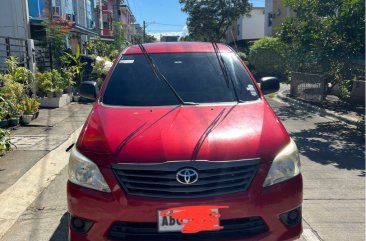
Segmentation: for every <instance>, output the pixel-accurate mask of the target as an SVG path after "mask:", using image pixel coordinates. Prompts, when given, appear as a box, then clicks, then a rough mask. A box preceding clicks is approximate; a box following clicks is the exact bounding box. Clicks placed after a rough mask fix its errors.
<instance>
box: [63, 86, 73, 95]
mask: <svg viewBox="0 0 366 241" xmlns="http://www.w3.org/2000/svg"><path fill="white" fill-rule="evenodd" d="M73 90H74V88H73V87H71V86H69V87H66V88H65V93H66V94H71V93H72V92H73Z"/></svg>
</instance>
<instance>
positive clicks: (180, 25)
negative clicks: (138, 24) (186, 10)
mask: <svg viewBox="0 0 366 241" xmlns="http://www.w3.org/2000/svg"><path fill="white" fill-rule="evenodd" d="M152 24H156V25H166V26H177V27H183V26H185V24H179V25H178V24H169V23H157V22H153V23H152Z"/></svg>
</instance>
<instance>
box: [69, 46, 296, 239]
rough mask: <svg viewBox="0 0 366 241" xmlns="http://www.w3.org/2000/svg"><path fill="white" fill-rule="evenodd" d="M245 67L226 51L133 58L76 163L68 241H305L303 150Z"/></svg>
mask: <svg viewBox="0 0 366 241" xmlns="http://www.w3.org/2000/svg"><path fill="white" fill-rule="evenodd" d="M278 89H279V81H278V80H277V79H276V78H273V77H268V78H262V80H261V82H260V87H259V85H258V84H257V83H256V81H255V80H254V78H253V76H252V75H251V74H250V72H249V70H248V68H247V67H246V66H245V65H244V63H243V62H242V61H241V59H240V58H239V57H238V55H237V54H236V53H235V52H234V51H233V50H232V49H231V48H230V47H228V46H226V45H222V44H216V43H187V42H182V43H154V44H144V45H135V46H131V47H128V48H126V49H125V50H123V52H122V53H121V54H120V56H119V57H118V59H117V60H116V61H115V64H114V66H113V67H112V68H111V70H110V72H109V75H108V76H107V78H106V79H105V82H104V84H103V86H102V88H101V90H100V91H99V89H98V87H97V85H96V84H95V83H94V82H83V83H82V84H81V86H80V94H81V96H83V97H85V98H89V99H95V100H96V103H95V105H94V107H93V109H92V111H91V113H90V115H89V117H88V119H87V121H86V123H85V125H84V127H83V129H82V131H81V134H80V136H79V139H78V141H77V143H76V145H75V147H74V148H73V149H72V151H71V155H70V162H69V181H68V185H67V200H68V210H69V213H70V219H69V240H71V241H84V240H93V241H100V240H109V241H114V240H121V241H170V240H172V241H173V240H174V241H180V240H197V241H202V240H210V241H220V240H223V241H224V240H225V241H234V240H235V241H239V240H240V241H243V240H294V239H296V238H298V237H299V236H300V234H301V232H302V224H301V204H302V177H301V174H300V160H299V154H298V150H297V147H296V145H295V143H294V142H293V141H292V139H291V138H290V137H289V135H288V133H287V131H286V130H285V128H284V126H283V125H282V123H281V122H280V120H279V119H278V117H277V116H276V115H275V114H274V112H273V110H272V109H271V107H270V106H269V104H268V102H267V101H266V99H265V98H264V96H263V93H270V92H274V91H277V90H278Z"/></svg>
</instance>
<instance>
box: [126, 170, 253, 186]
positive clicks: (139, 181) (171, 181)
mask: <svg viewBox="0 0 366 241" xmlns="http://www.w3.org/2000/svg"><path fill="white" fill-rule="evenodd" d="M250 177H251V173H246V174H244V175H240V176H238V175H235V176H231V177H225V178H221V177H220V178H215V179H213V180H207V179H204V178H201V176H199V180H198V181H197V182H196V183H193V184H191V185H190V186H200V185H207V184H214V183H218V182H223V181H225V182H226V181H235V180H240V179H243V178H250ZM121 179H122V180H123V181H124V182H126V183H129V182H133V183H136V184H149V185H165V186H177V187H182V186H183V185H182V184H181V183H178V182H177V181H176V179H175V178H174V179H169V180H164V182H161V181H159V180H156V179H157V178H156V179H155V180H152V178H150V180H146V178H138V177H135V178H130V177H121Z"/></svg>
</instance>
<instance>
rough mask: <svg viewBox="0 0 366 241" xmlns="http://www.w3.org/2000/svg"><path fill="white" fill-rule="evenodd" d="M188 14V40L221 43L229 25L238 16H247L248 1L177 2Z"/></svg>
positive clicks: (194, 0)
mask: <svg viewBox="0 0 366 241" xmlns="http://www.w3.org/2000/svg"><path fill="white" fill-rule="evenodd" d="M179 2H180V3H181V4H182V11H183V12H186V13H188V15H189V16H188V19H187V26H188V31H189V34H190V39H194V40H201V41H215V42H221V41H222V40H223V39H224V38H225V35H226V31H227V30H228V28H229V27H230V25H231V24H232V23H233V21H235V20H236V19H237V18H238V17H239V16H240V15H243V14H248V13H249V11H250V10H251V7H252V5H251V4H250V3H249V1H248V0H201V1H197V0H179Z"/></svg>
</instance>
